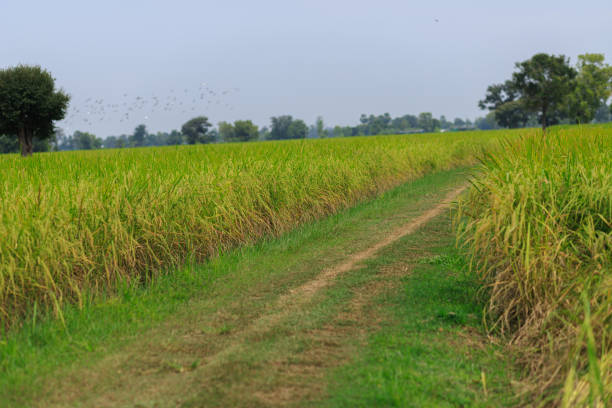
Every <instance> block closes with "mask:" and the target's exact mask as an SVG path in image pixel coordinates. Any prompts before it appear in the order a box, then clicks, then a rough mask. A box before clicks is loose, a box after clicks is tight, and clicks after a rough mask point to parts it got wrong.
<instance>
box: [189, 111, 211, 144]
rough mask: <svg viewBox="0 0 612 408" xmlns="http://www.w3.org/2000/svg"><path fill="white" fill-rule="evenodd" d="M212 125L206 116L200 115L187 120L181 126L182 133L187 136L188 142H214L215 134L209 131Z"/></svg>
mask: <svg viewBox="0 0 612 408" xmlns="http://www.w3.org/2000/svg"><path fill="white" fill-rule="evenodd" d="M211 126H212V125H211V124H210V123H209V122H208V118H207V117H206V116H198V117H195V118H193V119H191V120H189V121H187V122H186V123H185V124H184V125H183V126H182V127H181V133H183V135H184V136H185V140H186V141H187V143H188V144H198V143H213V142H214V141H215V139H214V136H212V135H210V134H209V133H208V129H209V128H210V127H211Z"/></svg>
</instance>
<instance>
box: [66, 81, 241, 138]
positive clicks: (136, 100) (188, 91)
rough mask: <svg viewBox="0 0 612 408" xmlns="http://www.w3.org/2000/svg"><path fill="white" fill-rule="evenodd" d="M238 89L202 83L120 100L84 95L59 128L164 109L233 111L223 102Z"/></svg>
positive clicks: (141, 117) (138, 117) (143, 116)
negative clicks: (162, 93) (191, 86)
mask: <svg viewBox="0 0 612 408" xmlns="http://www.w3.org/2000/svg"><path fill="white" fill-rule="evenodd" d="M237 92H240V89H238V88H230V89H224V90H215V89H213V88H211V87H209V86H208V85H207V84H206V83H205V82H202V83H201V84H200V85H199V86H198V87H194V88H185V89H170V90H169V92H166V95H165V96H161V97H160V96H156V95H151V96H147V97H145V96H140V95H129V94H127V93H123V95H122V97H120V101H108V100H104V99H95V98H87V99H85V100H84V101H81V102H79V101H78V100H77V101H72V102H71V104H70V105H71V106H70V107H69V109H68V112H67V114H66V117H65V119H64V120H63V121H62V127H64V128H65V129H66V130H70V129H71V128H72V127H74V126H75V125H76V126H83V125H85V126H93V125H95V124H98V123H102V122H106V121H110V120H113V121H118V122H128V123H133V122H135V121H137V122H138V123H146V121H148V120H149V119H151V118H152V117H153V116H154V115H161V114H163V113H165V112H172V113H177V112H180V113H182V114H187V113H194V114H195V113H198V114H200V113H201V112H202V111H206V110H209V109H210V108H212V107H214V106H217V107H222V108H225V109H228V110H233V109H234V108H233V106H232V105H231V104H230V103H228V102H227V101H226V97H227V96H229V95H230V94H232V93H237Z"/></svg>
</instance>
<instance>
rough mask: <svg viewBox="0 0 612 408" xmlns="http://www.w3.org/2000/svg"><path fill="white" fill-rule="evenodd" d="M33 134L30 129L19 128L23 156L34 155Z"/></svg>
mask: <svg viewBox="0 0 612 408" xmlns="http://www.w3.org/2000/svg"><path fill="white" fill-rule="evenodd" d="M32 139H33V135H32V131H31V130H30V129H27V128H26V127H22V128H20V129H19V147H20V148H21V156H22V157H28V156H31V155H32V152H33V150H34V143H33V140H32Z"/></svg>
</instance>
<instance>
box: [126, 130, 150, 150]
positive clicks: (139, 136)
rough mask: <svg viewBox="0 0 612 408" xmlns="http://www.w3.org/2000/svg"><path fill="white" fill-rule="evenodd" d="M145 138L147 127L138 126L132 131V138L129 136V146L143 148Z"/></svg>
mask: <svg viewBox="0 0 612 408" xmlns="http://www.w3.org/2000/svg"><path fill="white" fill-rule="evenodd" d="M147 136H148V132H147V127H146V126H145V125H138V126H136V128H135V129H134V133H132V136H130V144H131V145H132V146H134V147H141V146H144V145H145V140H146V138H147Z"/></svg>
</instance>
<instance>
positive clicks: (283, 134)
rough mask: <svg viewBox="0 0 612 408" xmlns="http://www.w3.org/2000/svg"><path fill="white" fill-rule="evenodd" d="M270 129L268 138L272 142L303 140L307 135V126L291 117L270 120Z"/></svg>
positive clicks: (285, 116) (278, 117)
mask: <svg viewBox="0 0 612 408" xmlns="http://www.w3.org/2000/svg"><path fill="white" fill-rule="evenodd" d="M270 121H271V129H270V136H269V138H270V139H272V140H282V139H304V138H305V137H306V135H307V134H308V126H306V123H304V121H303V120H301V119H293V117H292V116H291V115H283V116H277V117H272V118H270Z"/></svg>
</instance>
